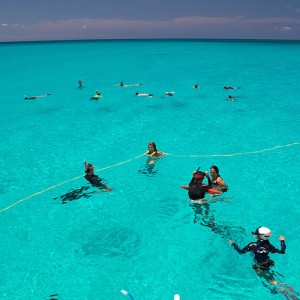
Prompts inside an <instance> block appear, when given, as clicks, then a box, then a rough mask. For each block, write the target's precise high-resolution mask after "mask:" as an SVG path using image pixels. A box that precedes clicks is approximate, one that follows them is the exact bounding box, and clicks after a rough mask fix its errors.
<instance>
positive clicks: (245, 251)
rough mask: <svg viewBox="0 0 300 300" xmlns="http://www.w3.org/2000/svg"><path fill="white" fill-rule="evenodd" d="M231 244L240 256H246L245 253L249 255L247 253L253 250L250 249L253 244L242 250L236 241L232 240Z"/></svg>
mask: <svg viewBox="0 0 300 300" xmlns="http://www.w3.org/2000/svg"><path fill="white" fill-rule="evenodd" d="M229 244H230V245H231V246H233V247H234V249H235V250H236V251H237V252H238V253H239V254H244V253H247V252H249V251H251V248H250V246H251V243H250V244H248V245H247V246H246V247H244V248H243V249H240V248H239V246H238V245H237V244H236V243H235V242H234V241H232V240H229Z"/></svg>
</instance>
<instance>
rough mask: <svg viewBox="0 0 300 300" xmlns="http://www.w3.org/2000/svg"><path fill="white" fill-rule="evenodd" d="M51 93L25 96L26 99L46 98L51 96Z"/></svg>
mask: <svg viewBox="0 0 300 300" xmlns="http://www.w3.org/2000/svg"><path fill="white" fill-rule="evenodd" d="M49 95H51V94H43V95H39V96H31V97H27V96H25V97H24V100H35V99H37V98H45V97H46V96H49Z"/></svg>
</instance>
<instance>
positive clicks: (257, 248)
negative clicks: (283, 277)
mask: <svg viewBox="0 0 300 300" xmlns="http://www.w3.org/2000/svg"><path fill="white" fill-rule="evenodd" d="M252 235H253V237H255V238H256V239H257V241H256V242H252V243H249V244H248V245H247V246H246V247H244V248H243V249H240V248H239V247H238V245H237V244H236V243H235V242H234V241H232V240H229V243H230V244H231V245H232V246H233V247H234V249H235V250H236V251H237V252H238V253H240V254H244V253H247V252H252V253H253V254H254V261H255V264H254V265H253V269H254V270H255V272H256V273H257V274H258V275H259V276H261V277H264V278H265V279H266V280H268V282H269V283H271V284H278V282H277V281H276V280H275V279H274V277H273V275H272V274H270V273H269V272H268V271H269V270H270V268H271V267H272V266H273V265H274V264H275V263H274V261H273V260H271V259H270V258H269V253H280V254H284V253H285V249H286V245H285V238H284V237H283V236H280V237H279V240H280V244H281V249H280V250H279V249H277V248H275V247H274V246H273V245H271V243H270V242H269V240H268V239H269V237H270V236H272V234H271V231H270V229H269V228H267V227H258V228H257V229H256V230H255V232H252Z"/></svg>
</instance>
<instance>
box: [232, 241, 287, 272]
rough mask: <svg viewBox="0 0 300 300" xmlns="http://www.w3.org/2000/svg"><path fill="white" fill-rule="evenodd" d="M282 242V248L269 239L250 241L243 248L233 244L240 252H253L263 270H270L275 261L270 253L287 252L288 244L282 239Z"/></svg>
mask: <svg viewBox="0 0 300 300" xmlns="http://www.w3.org/2000/svg"><path fill="white" fill-rule="evenodd" d="M280 244H281V250H279V249H277V248H275V247H274V246H273V245H271V244H270V242H269V241H268V240H266V241H264V240H260V241H258V242H254V243H250V244H248V245H247V246H246V247H244V248H243V249H240V248H239V247H238V245H237V244H235V243H232V246H233V247H234V249H235V250H236V251H237V252H238V253H240V254H244V253H247V252H252V253H253V254H254V260H255V262H256V263H257V264H258V265H259V267H260V268H261V269H262V270H269V268H270V267H271V266H273V265H274V261H273V260H271V259H270V258H269V253H270V252H271V253H280V254H284V253H285V249H286V245H285V242H284V240H283V241H280Z"/></svg>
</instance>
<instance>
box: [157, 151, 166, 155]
mask: <svg viewBox="0 0 300 300" xmlns="http://www.w3.org/2000/svg"><path fill="white" fill-rule="evenodd" d="M156 154H158V155H160V156H164V155H165V154H164V153H163V152H161V151H159V150H157V151H156Z"/></svg>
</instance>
